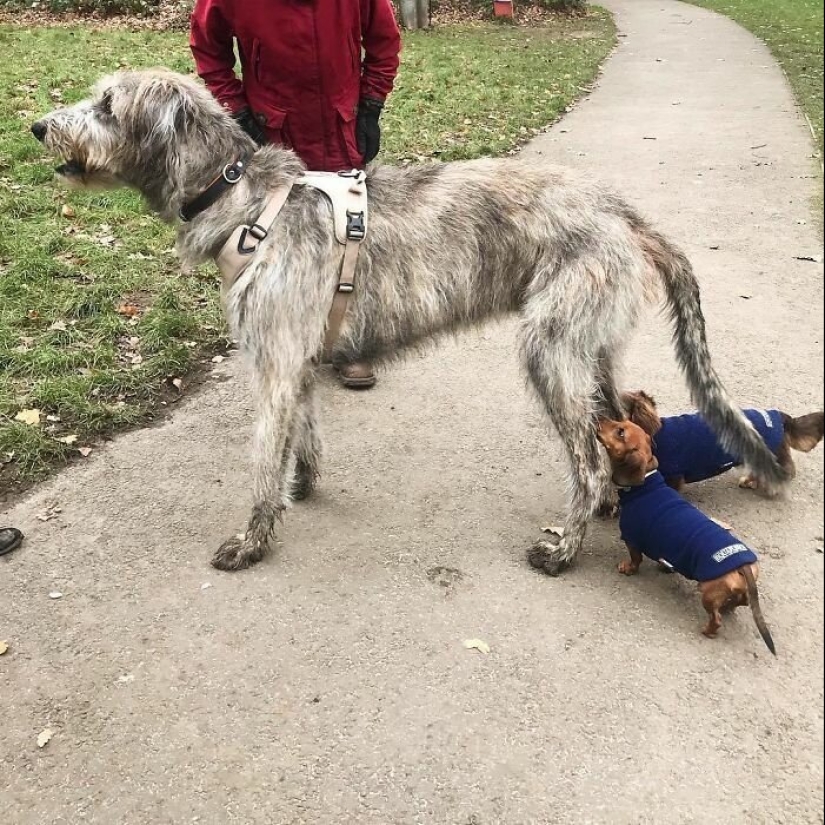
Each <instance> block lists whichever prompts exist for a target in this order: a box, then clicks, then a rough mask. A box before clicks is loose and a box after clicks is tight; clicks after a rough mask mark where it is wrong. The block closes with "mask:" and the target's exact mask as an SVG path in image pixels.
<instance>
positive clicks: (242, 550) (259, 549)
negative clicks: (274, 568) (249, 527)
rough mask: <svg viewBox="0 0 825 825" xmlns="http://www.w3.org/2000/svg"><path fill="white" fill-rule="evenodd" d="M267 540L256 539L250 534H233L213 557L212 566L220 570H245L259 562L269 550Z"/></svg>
mask: <svg viewBox="0 0 825 825" xmlns="http://www.w3.org/2000/svg"><path fill="white" fill-rule="evenodd" d="M267 549H268V548H267V546H266V543H265V542H262V541H255V540H253V539H250V538H249V535H248V534H247V535H240V536H233V537H232V538H231V539H229V540H228V541H225V542H224V543H223V544H222V545H221V546H220V548H219V549H218V551H217V552H216V553H215V555H214V556H213V557H212V566H213V567H216V568H217V569H218V570H227V571H230V572H231V571H234V570H245V569H246V568H247V567H252V565H253V564H257V563H258V562H259V561H260V560H261V559H262V558H263V557H264V556H265V555H266V551H267Z"/></svg>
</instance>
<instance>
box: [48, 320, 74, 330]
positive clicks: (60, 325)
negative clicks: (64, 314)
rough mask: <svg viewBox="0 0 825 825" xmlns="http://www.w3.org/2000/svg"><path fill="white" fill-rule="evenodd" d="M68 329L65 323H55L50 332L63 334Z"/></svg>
mask: <svg viewBox="0 0 825 825" xmlns="http://www.w3.org/2000/svg"><path fill="white" fill-rule="evenodd" d="M68 328H69V327H68V326H67V325H66V322H65V321H55V322H54V323H53V324H52V325H51V326H50V327H49V330H50V331H51V332H65V331H66V330H67V329H68Z"/></svg>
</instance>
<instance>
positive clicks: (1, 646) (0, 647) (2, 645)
mask: <svg viewBox="0 0 825 825" xmlns="http://www.w3.org/2000/svg"><path fill="white" fill-rule="evenodd" d="M8 649H9V643H8V642H2V641H0V656H2V655H3V654H4V653H5V652H6V651H7V650H8Z"/></svg>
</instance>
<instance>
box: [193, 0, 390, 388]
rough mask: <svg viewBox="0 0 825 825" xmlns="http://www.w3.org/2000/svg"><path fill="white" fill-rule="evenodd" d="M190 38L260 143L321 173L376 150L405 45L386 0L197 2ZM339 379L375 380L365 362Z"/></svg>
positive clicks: (218, 94) (224, 100) (215, 89)
mask: <svg viewBox="0 0 825 825" xmlns="http://www.w3.org/2000/svg"><path fill="white" fill-rule="evenodd" d="M236 43H237V47H238V55H239V56H240V63H241V70H242V77H241V78H240V79H239V78H238V76H237V75H236V74H235V62H236V61H235V44H236ZM190 45H191V48H192V54H193V56H194V58H195V65H196V67H197V71H198V74H199V75H200V76H201V78H202V79H203V81H204V82H205V83H206V86H207V87H208V89H209V90H210V91H211V92H212V94H213V95H214V97H215V98H217V100H218V101H219V102H220V103H221V104H222V105H223V106H224V107H225V108H226V109H227V110H228V111H229V112H230V113H231V114H232V115H233V116H234V117H235V118H236V120H237V121H238V123H240V125H241V126H242V127H243V128H244V130H245V131H246V132H247V133H248V134H250V135H251V136H252V137H253V138H254V139H255V140H256V141H257V142H258V143H260V144H262V143H265V142H267V141H269V142H272V143H279V144H282V145H284V146H288V147H289V148H291V149H293V150H294V151H295V152H296V153H297V154H298V156H299V157H300V158H301V159H302V160H303V162H304V163H305V164H306V166H307V168H308V169H310V170H312V171H317V172H339V171H342V170H345V169H353V168H360V167H362V166H364V165H365V164H367V163H369V162H370V161H371V160H373V159H374V158H375V156H376V155H377V154H378V151H379V149H380V146H381V129H380V126H379V118H380V116H381V110H382V109H383V106H384V101H385V100H386V98H387V96H388V95H389V93H390V92H391V91H392V87H393V83H394V81H395V76H396V74H397V72H398V64H399V54H400V52H401V34H400V32H399V30H398V24H397V23H396V20H395V13H394V11H393V8H392V4H391V2H390V0H275V2H265V0H245V2H241V0H197V2H196V3H195V8H194V11H193V12H192V20H191V32H190ZM341 379H342V382H343V383H344V385H345V386H349V387H369V386H372V385H373V384H375V377H374V375H373V372H372V368H371V366H370V365H369V364H354V365H351V366H350V367H347V368H344V369H343V370H342V371H341Z"/></svg>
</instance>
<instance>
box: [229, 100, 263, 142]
mask: <svg viewBox="0 0 825 825" xmlns="http://www.w3.org/2000/svg"><path fill="white" fill-rule="evenodd" d="M232 117H233V118H235V121H236V122H237V124H238V126H240V127H241V129H243V130H244V132H246V133H247V134H248V135H249V137H251V138H252V140H254V141H255V143H257V144H258V146H263V145H264V144H265V143H266V142H267V139H266V132H265V131H264V127H263V126H262V125H261V122H260V121H259V120H258V118H256V117H255V115H254V114H253V112H252V110H251V109H241V110H240V111H239V112H235V114H234V115H232Z"/></svg>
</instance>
